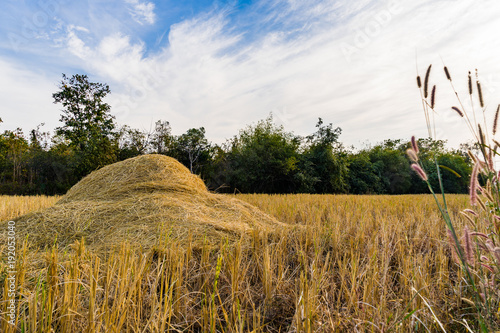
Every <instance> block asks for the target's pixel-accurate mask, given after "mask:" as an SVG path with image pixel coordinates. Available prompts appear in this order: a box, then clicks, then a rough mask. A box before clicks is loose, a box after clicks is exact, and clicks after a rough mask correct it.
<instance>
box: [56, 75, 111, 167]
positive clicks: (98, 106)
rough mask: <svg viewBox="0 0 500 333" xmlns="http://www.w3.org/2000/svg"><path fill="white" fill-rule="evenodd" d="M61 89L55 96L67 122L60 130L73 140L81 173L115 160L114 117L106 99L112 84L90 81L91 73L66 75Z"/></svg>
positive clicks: (58, 133)
mask: <svg viewBox="0 0 500 333" xmlns="http://www.w3.org/2000/svg"><path fill="white" fill-rule="evenodd" d="M59 89H60V91H58V92H56V93H54V94H53V95H52V97H53V98H54V103H60V104H62V106H63V109H62V115H61V118H60V121H61V122H62V123H63V124H64V125H63V126H61V127H58V128H56V133H57V135H59V136H61V137H62V138H63V139H64V140H67V141H68V142H69V146H70V148H72V149H73V151H74V153H75V158H77V159H78V163H77V165H78V168H77V170H78V172H79V173H80V175H82V176H84V175H86V174H87V173H89V172H91V171H93V170H95V169H97V168H100V167H102V166H104V165H106V164H109V163H112V162H114V161H115V160H116V156H115V154H116V148H115V145H114V143H113V140H112V139H113V130H114V128H115V123H114V117H113V116H112V115H111V113H110V106H109V104H107V103H105V102H104V101H103V99H104V98H105V97H106V95H107V94H109V93H110V89H109V86H108V85H107V84H102V83H93V82H89V80H88V77H87V75H80V74H75V75H73V76H72V77H71V78H68V77H67V76H66V75H65V74H63V79H62V81H61V83H60V86H59Z"/></svg>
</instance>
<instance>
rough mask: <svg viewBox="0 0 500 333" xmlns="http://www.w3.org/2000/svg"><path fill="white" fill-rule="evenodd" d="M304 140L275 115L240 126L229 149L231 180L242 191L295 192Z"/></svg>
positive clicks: (229, 179) (230, 183) (229, 181)
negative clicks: (284, 126)
mask: <svg viewBox="0 0 500 333" xmlns="http://www.w3.org/2000/svg"><path fill="white" fill-rule="evenodd" d="M300 143H301V140H300V138H299V137H297V136H295V135H294V134H293V133H288V132H285V130H284V128H283V127H282V126H276V125H275V124H274V123H273V118H272V116H269V117H268V118H267V119H265V120H261V121H259V122H258V123H257V124H256V125H254V126H248V127H247V128H245V129H244V130H241V131H240V133H239V135H238V136H236V137H234V138H233V139H232V141H231V146H230V150H229V152H228V156H227V158H228V170H227V173H228V183H229V185H230V186H231V188H234V189H238V190H239V191H241V192H246V193H249V192H257V193H292V192H295V191H297V189H298V188H299V187H300V185H299V184H297V178H296V174H297V172H298V160H299V151H298V149H299V147H300Z"/></svg>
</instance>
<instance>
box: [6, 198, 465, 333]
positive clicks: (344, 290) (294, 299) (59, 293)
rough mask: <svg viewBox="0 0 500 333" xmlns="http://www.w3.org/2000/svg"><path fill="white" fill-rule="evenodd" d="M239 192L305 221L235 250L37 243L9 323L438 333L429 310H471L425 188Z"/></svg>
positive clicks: (79, 328)
mask: <svg viewBox="0 0 500 333" xmlns="http://www.w3.org/2000/svg"><path fill="white" fill-rule="evenodd" d="M237 198H238V199H241V200H245V201H247V202H249V203H251V204H253V205H256V206H258V207H259V208H261V209H262V210H263V211H264V212H267V213H269V214H271V215H273V216H274V217H275V218H277V219H278V220H281V221H284V222H286V223H288V224H292V225H295V224H300V225H303V226H305V227H304V228H288V229H287V230H286V232H284V233H283V235H281V236H277V235H275V236H273V235H271V236H267V237H265V236H263V235H262V234H258V233H257V232H255V233H253V234H252V235H251V237H250V238H249V240H247V241H245V240H244V239H241V241H239V242H236V243H234V244H233V245H232V246H231V245H230V244H228V243H227V242H226V241H225V239H224V238H222V239H220V245H219V246H216V247H213V246H212V247H209V246H201V247H196V246H194V243H189V242H188V243H189V244H191V245H189V244H188V246H186V245H185V242H182V241H181V240H179V239H173V240H168V244H163V246H162V245H161V244H160V243H158V246H157V247H156V248H155V249H151V250H150V251H147V252H143V251H138V250H137V248H135V247H132V246H130V245H127V244H125V243H124V244H122V246H121V249H120V250H118V251H116V252H114V253H112V254H109V255H102V254H101V253H98V252H96V251H95V249H92V250H89V249H88V248H86V247H85V246H84V245H83V244H82V243H75V244H73V249H72V250H70V251H68V252H67V253H61V252H60V251H55V250H54V251H50V250H49V251H46V256H45V259H44V260H43V261H36V260H33V261H28V260H26V259H25V258H30V257H31V254H30V253H25V254H22V253H20V254H19V259H18V266H19V267H18V281H21V282H20V286H19V295H20V302H19V314H18V323H17V324H18V327H19V328H21V327H24V329H25V331H27V332H49V331H50V329H53V330H54V331H55V332H66V331H68V332H69V331H73V332H165V331H172V332H174V331H191V332H249V331H254V332H295V331H300V332H333V331H344V332H355V331H360V332H364V331H367V332H379V331H380V332H387V331H396V332H415V331H416V332H418V331H421V332H426V331H427V330H430V331H438V330H439V326H438V322H437V321H436V318H437V319H438V320H439V321H440V322H441V323H443V325H444V326H445V328H446V330H447V331H449V332H452V331H457V330H461V331H465V329H464V327H463V326H462V325H461V324H459V323H458V322H457V321H460V320H462V316H464V317H463V318H469V317H467V313H469V312H471V311H470V309H471V305H470V304H469V303H468V300H466V299H464V298H463V296H464V295H463V294H462V289H463V287H464V286H463V282H461V281H462V280H461V272H460V270H459V269H457V267H456V266H455V265H454V264H453V263H452V262H451V260H450V259H449V258H450V256H449V249H448V247H447V245H446V243H447V241H446V232H445V227H444V223H443V222H442V220H441V218H440V217H439V215H438V212H437V209H436V208H435V205H434V204H433V201H432V200H433V199H432V198H431V197H430V196H426V195H421V196H330V195H325V196H318V195H288V196H286V195H273V196H268V195H239V196H237ZM3 199H7V198H3ZM26 200H30V198H26ZM466 204H467V197H466V196H450V197H449V207H450V212H451V214H452V216H454V217H456V221H459V223H464V221H463V220H461V218H460V217H459V216H458V211H459V210H461V209H462V208H464V207H465V206H466ZM25 207H29V205H26V206H25ZM20 213H25V212H20ZM21 252H22V251H21ZM38 258H40V256H38ZM2 269H4V268H2ZM2 283H4V282H3V281H2ZM412 288H415V289H416V290H418V291H419V293H420V296H415V293H414V292H413V291H412ZM4 299H5V296H2V300H4ZM424 299H425V301H426V302H427V303H428V304H429V306H430V307H431V308H432V310H433V311H434V313H435V316H436V317H434V316H433V314H432V312H431V310H430V309H429V307H427V306H426V305H425V303H424ZM3 304H5V302H4V303H3ZM2 307H3V308H4V306H2ZM413 310H415V312H414V313H413V315H412V316H409V317H408V318H407V319H405V320H403V318H404V316H406V314H408V313H409V312H410V311H413ZM425 327H427V328H425ZM1 328H2V330H3V331H4V332H9V328H8V326H7V325H6V323H5V322H2V326H1ZM11 331H12V330H11ZM11 331H10V332H11Z"/></svg>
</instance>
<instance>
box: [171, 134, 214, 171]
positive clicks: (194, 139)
mask: <svg viewBox="0 0 500 333" xmlns="http://www.w3.org/2000/svg"><path fill="white" fill-rule="evenodd" d="M172 146H173V151H171V152H170V153H169V155H171V156H172V157H175V158H176V159H177V160H179V162H181V163H182V164H184V165H185V166H187V167H188V168H189V170H190V171H191V172H192V173H199V172H201V170H202V168H203V166H204V165H206V164H207V163H209V162H210V157H211V145H210V142H208V140H207V138H206V137H205V128H204V127H200V128H190V129H188V130H187V131H186V133H184V134H182V135H180V136H178V137H177V138H175V141H174V142H173V144H172Z"/></svg>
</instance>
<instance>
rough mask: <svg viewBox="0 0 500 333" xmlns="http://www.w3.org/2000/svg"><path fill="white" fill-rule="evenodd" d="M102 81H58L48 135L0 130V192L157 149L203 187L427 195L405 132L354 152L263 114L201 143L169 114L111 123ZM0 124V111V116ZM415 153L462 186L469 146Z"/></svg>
mask: <svg viewBox="0 0 500 333" xmlns="http://www.w3.org/2000/svg"><path fill="white" fill-rule="evenodd" d="M109 93H110V89H109V86H108V85H106V84H102V83H93V82H89V80H88V77H87V76H86V75H79V74H76V75H73V76H72V77H67V76H66V75H64V74H63V79H62V81H61V82H60V85H59V91H57V92H56V93H54V94H53V95H52V97H53V98H54V103H57V104H61V105H62V114H61V118H60V121H61V123H62V126H60V127H57V128H56V129H55V131H54V134H50V133H49V132H44V131H43V130H42V125H40V126H38V127H37V128H35V129H32V130H31V131H30V132H29V133H24V132H23V130H22V129H20V128H17V129H15V130H4V131H3V133H2V134H0V194H9V195H12V194H19V195H28V194H47V195H53V194H62V193H65V192H66V191H67V190H68V189H69V188H70V187H71V186H73V185H74V184H75V183H76V182H78V181H79V180H80V179H81V178H83V177H84V176H86V175H87V174H89V173H90V172H92V171H93V170H96V169H99V168H101V167H103V166H105V165H108V164H110V163H114V162H117V161H121V160H125V159H127V158H130V157H134V156H138V155H143V154H150V153H157V154H163V155H167V156H171V157H174V158H176V159H177V160H179V162H181V163H182V164H184V165H185V166H186V167H187V168H189V170H190V171H191V172H193V173H195V174H198V175H200V176H201V178H202V179H203V180H204V181H205V183H206V184H207V186H208V188H209V189H210V190H214V191H218V192H225V193H234V192H241V193H352V194H410V193H428V188H427V185H426V184H425V183H424V182H422V181H421V180H420V178H418V176H417V175H416V174H414V173H413V172H412V171H411V169H410V167H409V166H410V161H409V159H408V157H407V156H406V150H407V149H408V148H409V147H410V143H409V142H408V141H406V140H386V141H384V142H382V143H379V144H377V145H375V146H373V147H367V148H364V149H361V150H355V149H353V148H348V147H345V146H344V145H343V144H342V143H341V142H340V141H339V137H340V135H341V133H342V130H341V128H339V127H334V126H333V124H332V123H328V124H327V123H324V122H323V120H322V119H321V118H319V119H318V122H317V124H316V130H315V132H314V133H312V134H310V135H308V136H305V137H304V136H299V135H295V134H294V133H293V132H289V131H286V130H285V128H284V127H283V126H279V125H277V124H275V123H274V120H273V117H272V115H270V116H269V117H268V118H266V119H263V120H261V121H259V122H257V123H256V124H252V125H248V126H247V127H245V128H243V129H241V130H240V131H239V133H238V134H237V135H235V136H234V137H232V138H230V139H228V140H227V141H226V142H225V143H223V144H220V145H219V144H215V143H213V142H210V141H209V140H208V139H207V137H206V135H205V129H204V128H203V127H200V128H191V129H188V130H187V131H186V132H185V133H183V134H181V135H173V134H172V128H171V125H170V123H169V122H168V121H163V120H158V121H157V122H156V123H155V126H154V129H152V130H151V131H149V132H148V131H142V130H139V129H135V128H131V127H130V126H121V127H118V126H117V124H116V120H115V118H114V117H113V116H112V115H111V112H110V106H109V105H108V104H107V103H105V102H104V101H103V99H104V97H105V96H106V95H107V94H109ZM0 122H1V119H0ZM418 144H419V146H420V149H421V152H420V154H419V157H420V159H421V160H422V161H423V163H424V166H426V170H427V172H428V175H429V178H430V180H431V183H432V184H433V186H436V187H435V188H438V187H439V184H438V177H437V170H436V166H435V162H434V159H436V160H437V162H438V164H439V167H440V169H441V170H440V171H441V174H442V176H443V184H442V185H443V188H444V190H445V191H446V192H448V193H467V191H468V181H467V179H468V175H469V174H470V172H471V161H470V159H469V157H468V155H467V153H466V151H467V149H470V148H473V147H468V146H466V145H463V146H461V149H449V148H446V146H445V142H444V141H441V140H432V139H420V140H419V142H418Z"/></svg>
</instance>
